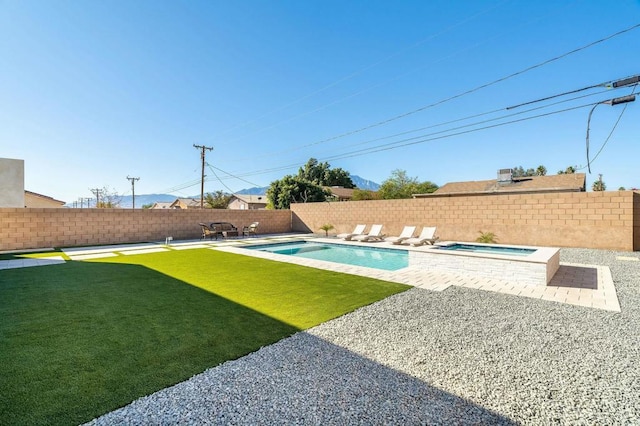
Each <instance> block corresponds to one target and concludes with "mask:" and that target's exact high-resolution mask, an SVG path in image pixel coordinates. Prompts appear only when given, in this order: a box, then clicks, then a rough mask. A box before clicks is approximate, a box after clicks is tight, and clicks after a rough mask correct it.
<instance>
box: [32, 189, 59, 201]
mask: <svg viewBox="0 0 640 426" xmlns="http://www.w3.org/2000/svg"><path fill="white" fill-rule="evenodd" d="M24 194H25V195H31V196H33V197H38V198H43V199H45V200H47V201H52V202H56V203H60V204H64V201H60V200H56V199H55V198H53V197H49V196H48V195H42V194H38V193H37V192H32V191H27V190H26V189H25V191H24Z"/></svg>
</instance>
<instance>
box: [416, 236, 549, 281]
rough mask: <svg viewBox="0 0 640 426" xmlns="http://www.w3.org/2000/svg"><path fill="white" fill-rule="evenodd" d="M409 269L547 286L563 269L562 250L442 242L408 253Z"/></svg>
mask: <svg viewBox="0 0 640 426" xmlns="http://www.w3.org/2000/svg"><path fill="white" fill-rule="evenodd" d="M409 266H410V267H418V268H424V269H429V270H436V271H442V272H450V273H455V274H464V275H473V276H475V277H482V278H494V279H498V280H503V281H512V282H517V283H519V284H525V285H543V286H546V285H547V284H548V283H549V282H550V281H551V279H552V278H553V276H554V275H555V273H556V272H557V271H558V268H559V267H560V249H558V248H553V247H530V246H511V245H502V244H481V243H463V242H442V243H438V244H436V245H434V246H423V247H418V248H417V250H409Z"/></svg>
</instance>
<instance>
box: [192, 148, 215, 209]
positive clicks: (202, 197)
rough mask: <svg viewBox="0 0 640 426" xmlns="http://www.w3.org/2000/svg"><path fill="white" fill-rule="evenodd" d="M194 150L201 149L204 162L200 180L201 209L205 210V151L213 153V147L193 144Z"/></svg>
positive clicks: (201, 157)
mask: <svg viewBox="0 0 640 426" xmlns="http://www.w3.org/2000/svg"><path fill="white" fill-rule="evenodd" d="M193 147H194V148H197V149H200V150H201V152H200V159H201V160H202V179H201V180H200V208H201V209H202V208H204V153H205V150H207V149H208V150H209V151H213V147H208V146H204V145H196V144H193Z"/></svg>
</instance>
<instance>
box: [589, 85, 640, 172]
mask: <svg viewBox="0 0 640 426" xmlns="http://www.w3.org/2000/svg"><path fill="white" fill-rule="evenodd" d="M638 79H640V76H635V77H633V78H631V79H627V80H620V81H618V82H615V83H614V84H613V86H614V87H619V86H627V85H629V84H633V83H637V82H638ZM627 81H630V82H627ZM635 100H636V95H627V96H621V97H619V98H613V99H609V100H606V101H600V102H598V103H596V104H595V105H594V106H593V108H591V111H589V118H587V169H588V170H589V173H591V160H590V159H589V126H590V125H591V115H592V114H593V111H594V110H595V109H596V107H597V106H598V105H611V106H615V105H620V104H626V103H628V102H633V101H635ZM626 107H627V106H626V105H625V108H626ZM623 112H624V111H623ZM614 128H615V127H614Z"/></svg>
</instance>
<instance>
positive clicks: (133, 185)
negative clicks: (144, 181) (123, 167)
mask: <svg viewBox="0 0 640 426" xmlns="http://www.w3.org/2000/svg"><path fill="white" fill-rule="evenodd" d="M127 179H129V180H130V181H131V194H133V207H131V208H132V209H135V208H136V181H137V180H140V178H139V177H137V178H134V177H129V175H127Z"/></svg>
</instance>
